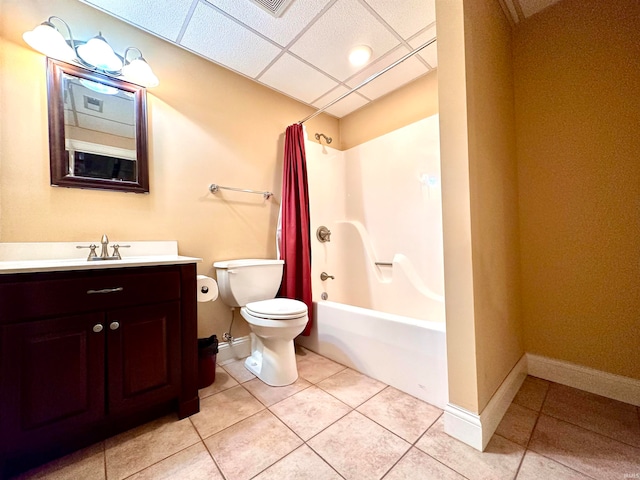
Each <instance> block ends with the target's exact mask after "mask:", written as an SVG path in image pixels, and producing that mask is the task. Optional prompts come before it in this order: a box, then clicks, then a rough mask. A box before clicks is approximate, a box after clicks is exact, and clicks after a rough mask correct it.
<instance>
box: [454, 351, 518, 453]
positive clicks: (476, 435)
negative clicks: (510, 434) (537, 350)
mask: <svg viewBox="0 0 640 480" xmlns="http://www.w3.org/2000/svg"><path fill="white" fill-rule="evenodd" d="M527 370H528V367H527V355H526V354H525V355H523V356H522V357H521V358H520V360H519V361H518V363H516V365H515V366H514V367H513V368H512V369H511V372H509V375H507V378H505V379H504V381H503V382H502V384H501V385H500V387H499V388H498V390H497V391H496V393H495V394H494V395H493V396H492V397H491V400H489V403H488V404H487V406H486V407H485V408H484V410H482V413H480V414H477V413H473V412H469V411H468V410H465V409H463V408H461V407H459V406H457V405H454V404H451V403H449V404H447V406H446V408H445V412H444V431H445V432H446V433H447V434H449V435H451V436H452V437H454V438H457V439H458V440H460V441H462V442H464V443H466V444H467V445H470V446H472V447H473V448H475V449H476V450H480V451H483V450H484V449H485V447H486V446H487V443H489V440H491V437H492V436H493V433H494V432H495V431H496V428H498V425H499V424H500V421H501V420H502V417H504V414H505V413H506V411H507V409H508V408H509V405H511V401H512V400H513V398H514V397H515V396H516V393H518V390H520V387H521V386H522V382H524V379H525V378H526V377H527Z"/></svg>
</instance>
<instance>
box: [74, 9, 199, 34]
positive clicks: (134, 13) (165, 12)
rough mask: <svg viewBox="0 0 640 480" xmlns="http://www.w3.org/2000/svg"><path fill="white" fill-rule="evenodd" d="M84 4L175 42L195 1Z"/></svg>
mask: <svg viewBox="0 0 640 480" xmlns="http://www.w3.org/2000/svg"><path fill="white" fill-rule="evenodd" d="M84 3H87V4H89V5H91V6H94V7H96V8H98V9H100V10H102V11H104V12H106V13H108V14H110V15H112V16H114V17H118V18H120V19H122V20H124V21H125V22H127V23H130V24H132V25H134V26H136V27H139V28H141V29H143V30H147V31H148V32H151V33H153V34H154V35H157V36H159V37H162V38H165V39H169V40H171V41H172V42H175V40H176V38H177V37H178V33H179V32H180V29H181V28H182V24H183V23H184V21H185V19H186V17H187V13H188V12H189V8H190V7H191V4H192V3H193V0H172V1H170V2H167V1H166V0H136V1H131V0H87V1H85V2H84Z"/></svg>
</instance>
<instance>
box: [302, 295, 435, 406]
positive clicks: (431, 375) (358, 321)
mask: <svg viewBox="0 0 640 480" xmlns="http://www.w3.org/2000/svg"><path fill="white" fill-rule="evenodd" d="M314 307H315V308H314V311H315V316H314V325H313V329H312V331H311V335H310V336H308V337H298V339H297V340H296V342H297V343H299V344H300V345H302V346H304V347H306V348H308V349H309V350H312V351H314V352H316V353H319V354H320V355H324V356H325V357H327V358H330V359H332V360H334V361H336V362H339V363H342V364H343V365H346V366H348V367H351V368H353V369H355V370H357V371H359V372H362V373H364V374H365V375H368V376H370V377H373V378H375V379H376V380H379V381H381V382H384V383H386V384H389V385H391V386H393V387H395V388H397V389H398V390H402V391H403V392H406V393H408V394H410V395H413V396H414V397H417V398H420V399H422V400H424V401H426V402H428V403H430V404H432V405H435V406H437V407H440V408H442V409H444V407H445V406H446V404H447V400H448V388H447V353H446V336H445V324H444V322H443V321H429V320H418V319H415V318H409V317H403V316H399V315H393V314H389V313H384V312H377V311H374V310H369V309H366V308H360V307H354V306H350V305H343V304H340V303H336V302H331V301H320V302H317V303H314Z"/></svg>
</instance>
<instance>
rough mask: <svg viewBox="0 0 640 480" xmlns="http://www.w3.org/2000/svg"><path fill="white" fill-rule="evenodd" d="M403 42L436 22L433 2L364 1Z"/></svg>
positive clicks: (410, 0) (417, 0) (407, 0)
mask: <svg viewBox="0 0 640 480" xmlns="http://www.w3.org/2000/svg"><path fill="white" fill-rule="evenodd" d="M365 1H366V3H368V4H369V6H371V7H372V8H373V9H374V10H375V11H376V12H377V13H378V15H380V16H381V17H382V18H383V19H384V20H385V22H387V23H388V24H389V25H390V26H391V27H392V28H393V29H394V30H395V31H396V32H398V33H399V34H400V35H401V36H402V38H404V39H405V40H406V39H408V38H409V37H411V36H412V35H415V34H416V33H418V32H419V31H420V30H421V29H423V28H424V27H425V25H429V24H430V23H434V22H435V21H436V5H435V2H429V1H425V0H402V1H393V2H392V1H389V0H365Z"/></svg>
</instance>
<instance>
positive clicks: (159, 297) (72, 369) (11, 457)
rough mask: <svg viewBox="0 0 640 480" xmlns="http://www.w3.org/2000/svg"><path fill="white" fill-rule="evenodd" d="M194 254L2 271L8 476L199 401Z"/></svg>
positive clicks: (1, 391)
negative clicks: (105, 265)
mask: <svg viewBox="0 0 640 480" xmlns="http://www.w3.org/2000/svg"><path fill="white" fill-rule="evenodd" d="M195 291H196V288H195V264H186V265H171V266H155V267H132V268H118V269H107V270H90V271H76V272H55V273H36V274H32V273H30V274H11V275H0V347H1V350H0V478H3V471H4V472H5V473H6V472H9V471H13V470H24V469H25V468H28V467H30V466H33V465H37V464H38V463H41V462H43V461H46V460H49V459H50V458H53V457H55V456H58V455H62V454H64V453H67V452H68V451H71V450H74V449H76V448H79V447H81V446H83V445H87V444H90V443H92V442H95V441H97V440H100V439H103V438H105V437H107V436H109V435H112V434H115V433H118V432H120V431H123V430H125V429H127V428H131V427H133V426H135V425H137V424H140V423H143V422H145V421H148V420H149V419H151V418H153V417H156V416H159V415H162V414H164V413H167V412H169V411H172V410H173V411H177V412H178V415H179V416H180V417H181V418H182V417H185V416H188V415H191V414H193V413H196V412H197V411H198V409H199V401H198V391H197V324H196V322H197V318H196V303H195V302H196V299H195Z"/></svg>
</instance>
